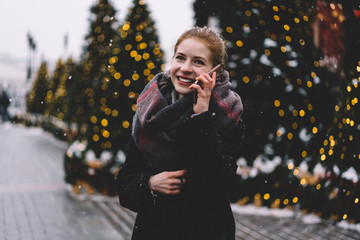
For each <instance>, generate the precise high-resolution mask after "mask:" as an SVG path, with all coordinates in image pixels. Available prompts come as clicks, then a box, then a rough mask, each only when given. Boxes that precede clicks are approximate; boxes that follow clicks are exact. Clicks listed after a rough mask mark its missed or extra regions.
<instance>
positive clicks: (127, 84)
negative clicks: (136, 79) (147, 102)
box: [124, 79, 131, 87]
mask: <svg viewBox="0 0 360 240" xmlns="http://www.w3.org/2000/svg"><path fill="white" fill-rule="evenodd" d="M130 83H131V82H130V80H129V79H126V80H125V81H124V86H125V87H128V86H129V85H130Z"/></svg>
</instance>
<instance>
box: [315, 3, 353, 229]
mask: <svg viewBox="0 0 360 240" xmlns="http://www.w3.org/2000/svg"><path fill="white" fill-rule="evenodd" d="M340 3H341V4H340ZM340 3H339V2H331V3H327V2H323V1H318V2H317V16H318V17H320V18H322V24H323V26H322V28H320V30H319V32H320V33H319V35H320V36H321V38H323V42H325V41H326V42H327V43H325V44H323V45H321V46H320V47H321V48H322V50H323V52H324V54H325V55H327V58H325V59H328V61H327V62H325V64H326V63H327V64H329V62H330V63H332V64H331V68H330V69H332V70H333V71H334V70H337V73H338V75H339V86H338V89H339V92H340V94H339V98H338V104H337V105H336V106H335V107H334V112H335V114H334V117H333V118H332V124H331V125H330V127H329V129H328V134H327V136H326V138H325V139H323V141H322V144H323V146H322V147H321V148H320V149H319V155H318V161H321V162H322V163H323V164H324V166H326V168H327V174H326V175H325V176H323V179H322V181H321V183H320V184H319V185H318V190H319V191H321V192H323V195H324V199H323V200H322V201H323V202H324V201H328V202H329V204H326V205H324V206H322V208H320V209H319V211H320V212H321V214H322V215H323V216H325V217H331V218H333V219H335V220H342V219H349V220H351V221H356V222H359V221H360V217H359V216H360V206H359V193H360V188H359V177H360V176H359V172H360V164H359V159H360V127H359V126H360V114H359V111H360V108H359V103H358V101H359V99H358V98H359V96H360V87H359V82H360V62H359V60H360V51H359V48H360V38H359V37H357V35H355V34H354V33H355V32H356V31H357V29H359V27H360V19H359V17H360V16H357V14H356V13H357V11H359V9H358V8H359V6H356V5H355V3H354V2H348V1H342V2H340ZM330 31H331V32H330ZM321 38H320V39H321ZM337 39H340V40H341V41H340V40H338V41H335V40H337ZM339 45H340V47H339ZM338 49H344V51H342V52H338ZM329 60H330V61H329ZM334 63H335V64H334ZM334 65H335V66H340V67H338V68H337V69H336V68H334Z"/></svg>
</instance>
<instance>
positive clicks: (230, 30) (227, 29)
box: [226, 27, 234, 33]
mask: <svg viewBox="0 0 360 240" xmlns="http://www.w3.org/2000/svg"><path fill="white" fill-rule="evenodd" d="M226 31H227V32H228V33H232V32H233V31H234V30H233V28H232V27H227V28H226Z"/></svg>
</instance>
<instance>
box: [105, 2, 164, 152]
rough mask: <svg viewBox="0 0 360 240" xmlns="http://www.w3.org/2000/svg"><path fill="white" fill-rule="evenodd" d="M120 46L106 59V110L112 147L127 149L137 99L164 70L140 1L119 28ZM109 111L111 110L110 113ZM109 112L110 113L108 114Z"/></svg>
mask: <svg viewBox="0 0 360 240" xmlns="http://www.w3.org/2000/svg"><path fill="white" fill-rule="evenodd" d="M118 32H119V34H120V41H119V43H118V47H119V48H115V49H114V55H113V56H112V57H111V58H110V59H109V63H110V67H109V71H110V72H111V75H112V78H111V81H110V82H109V84H108V85H107V86H106V89H104V90H105V92H107V93H108V96H109V97H108V98H106V104H105V103H104V106H103V107H104V108H105V113H106V111H110V110H111V115H112V117H107V118H106V119H107V122H108V124H109V126H111V127H112V129H111V130H112V132H111V134H110V136H112V144H111V145H112V146H113V147H114V148H120V149H126V146H127V143H128V141H129V138H130V133H131V122H132V118H133V115H134V114H135V111H136V100H137V98H138V96H139V94H140V92H141V91H142V90H143V88H144V87H145V85H146V84H147V83H148V82H149V81H150V80H151V79H152V78H153V77H154V75H155V74H157V73H159V72H160V71H162V69H163V53H162V51H161V49H160V44H159V39H158V35H157V32H156V28H155V23H154V21H153V20H152V18H151V16H150V12H149V10H148V7H147V4H146V3H145V1H143V0H140V1H139V0H134V1H133V6H132V7H131V8H130V9H129V13H128V14H127V16H126V19H125V23H124V24H123V25H122V26H121V27H120V28H119V31H118ZM109 113H110V112H109ZM107 115H110V114H107Z"/></svg>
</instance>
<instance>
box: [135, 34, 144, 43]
mask: <svg viewBox="0 0 360 240" xmlns="http://www.w3.org/2000/svg"><path fill="white" fill-rule="evenodd" d="M142 39H143V37H142V36H141V35H136V37H135V40H136V41H137V42H140V41H141V40H142Z"/></svg>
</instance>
